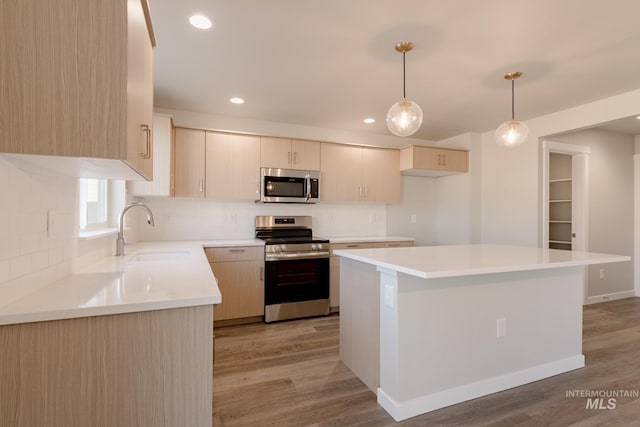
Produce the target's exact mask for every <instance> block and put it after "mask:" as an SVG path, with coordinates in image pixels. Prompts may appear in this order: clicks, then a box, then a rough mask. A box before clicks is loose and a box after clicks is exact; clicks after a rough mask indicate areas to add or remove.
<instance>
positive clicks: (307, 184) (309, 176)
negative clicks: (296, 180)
mask: <svg viewBox="0 0 640 427" xmlns="http://www.w3.org/2000/svg"><path fill="white" fill-rule="evenodd" d="M305 180H306V187H307V197H306V200H305V201H306V202H307V203H309V199H310V198H311V175H308V174H307V176H306V177H305Z"/></svg>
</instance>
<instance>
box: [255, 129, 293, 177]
mask: <svg viewBox="0 0 640 427" xmlns="http://www.w3.org/2000/svg"><path fill="white" fill-rule="evenodd" d="M292 164H293V153H292V152H291V140H290V139H286V138H272V137H267V136H263V137H261V138H260V166H262V167H264V168H282V169H291V168H292Z"/></svg>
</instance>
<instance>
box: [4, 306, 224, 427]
mask: <svg viewBox="0 0 640 427" xmlns="http://www.w3.org/2000/svg"><path fill="white" fill-rule="evenodd" d="M211 311H212V305H202V306H195V307H182V308H172V309H165V310H151V311H141V312H135V313H123V314H112V315H103V316H93V317H80V318H74V319H63V320H51V321H43V322H31V323H22V324H14V325H2V326H0V343H2V344H0V348H1V349H2V353H1V354H2V356H1V357H0V378H1V379H2V381H0V425H2V426H12V427H33V426H65V427H86V426H136V427H173V426H202V427H205V426H207V427H209V426H211V425H212V415H211V402H212V377H213V365H212V363H211V360H212V358H213V322H212V316H211Z"/></svg>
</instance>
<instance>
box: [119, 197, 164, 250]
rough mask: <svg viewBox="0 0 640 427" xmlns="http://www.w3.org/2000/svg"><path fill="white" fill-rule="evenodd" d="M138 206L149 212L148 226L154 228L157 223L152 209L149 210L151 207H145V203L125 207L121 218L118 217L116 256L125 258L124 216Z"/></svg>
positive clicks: (130, 204) (135, 203)
mask: <svg viewBox="0 0 640 427" xmlns="http://www.w3.org/2000/svg"><path fill="white" fill-rule="evenodd" d="M136 206H140V207H141V208H143V209H144V210H146V211H147V224H150V225H152V226H155V223H154V222H153V213H152V212H151V209H149V207H148V206H147V205H145V204H144V203H140V202H133V203H129V204H128V205H127V206H125V208H124V209H122V211H120V216H119V217H118V239H117V240H116V256H123V255H124V245H125V242H124V214H125V213H127V211H128V210H129V209H131V208H135V207H136Z"/></svg>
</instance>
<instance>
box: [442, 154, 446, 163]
mask: <svg viewBox="0 0 640 427" xmlns="http://www.w3.org/2000/svg"><path fill="white" fill-rule="evenodd" d="M442 166H447V155H446V154H443V155H442Z"/></svg>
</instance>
